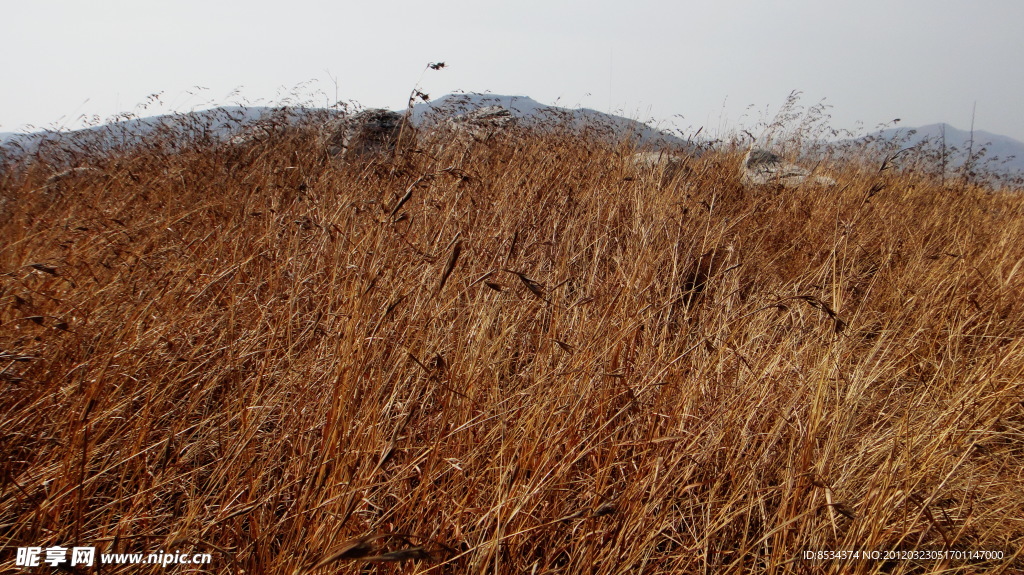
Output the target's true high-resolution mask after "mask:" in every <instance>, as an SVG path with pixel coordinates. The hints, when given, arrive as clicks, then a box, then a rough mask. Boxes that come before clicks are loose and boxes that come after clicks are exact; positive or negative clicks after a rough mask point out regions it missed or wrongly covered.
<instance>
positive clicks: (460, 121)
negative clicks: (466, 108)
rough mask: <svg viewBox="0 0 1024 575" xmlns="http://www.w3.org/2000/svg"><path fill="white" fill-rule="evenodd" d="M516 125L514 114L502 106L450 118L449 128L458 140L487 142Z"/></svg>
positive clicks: (480, 109) (486, 107) (485, 107)
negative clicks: (468, 139) (467, 139)
mask: <svg viewBox="0 0 1024 575" xmlns="http://www.w3.org/2000/svg"><path fill="white" fill-rule="evenodd" d="M515 125H516V119H515V117H513V116H512V112H510V111H508V110H507V109H506V108H503V107H501V106H484V107H483V108H477V109H476V110H473V111H472V112H467V113H465V114H461V115H458V116H455V117H454V118H450V119H449V120H448V127H449V129H450V130H452V131H453V132H454V133H455V135H456V137H458V138H463V139H466V138H470V139H472V140H474V141H477V142H486V141H487V140H489V139H491V138H492V137H493V136H494V135H495V134H497V133H500V132H503V131H506V130H509V129H511V128H513V127H514V126H515Z"/></svg>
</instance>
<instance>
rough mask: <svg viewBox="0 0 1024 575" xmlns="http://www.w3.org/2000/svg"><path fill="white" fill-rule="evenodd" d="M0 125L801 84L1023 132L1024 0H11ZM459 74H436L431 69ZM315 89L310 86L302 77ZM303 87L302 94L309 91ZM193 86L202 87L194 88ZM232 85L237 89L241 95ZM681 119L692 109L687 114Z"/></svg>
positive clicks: (812, 97)
mask: <svg viewBox="0 0 1024 575" xmlns="http://www.w3.org/2000/svg"><path fill="white" fill-rule="evenodd" d="M0 6H2V7H3V12H2V13H3V18H2V21H0V30H2V33H3V37H4V39H5V40H6V49H5V50H4V57H3V58H2V59H0V131H8V132H10V131H20V130H22V129H24V127H25V125H26V124H33V125H35V126H39V127H55V126H59V125H66V126H68V127H72V126H77V125H78V124H77V121H78V118H79V117H80V116H81V115H83V114H84V115H98V116H100V117H101V118H107V117H110V116H112V115H114V114H116V113H119V112H132V111H138V110H137V109H136V106H137V105H139V104H141V103H143V102H145V101H146V99H147V96H148V95H150V94H153V93H160V94H161V98H160V101H161V102H162V104H160V105H154V106H152V107H150V108H149V109H147V110H146V111H145V112H142V115H151V114H154V113H163V112H167V111H172V110H177V111H187V110H190V109H201V108H205V107H210V106H211V105H214V104H231V103H239V102H242V101H243V100H245V101H248V102H249V103H252V104H261V103H280V102H282V100H283V98H285V97H287V96H288V95H289V94H291V93H294V92H298V93H299V94H300V95H301V99H306V100H309V99H312V100H313V102H312V103H314V104H318V105H326V104H329V103H331V102H333V101H334V94H335V84H334V80H332V78H336V79H337V94H338V98H339V99H341V100H354V101H357V102H359V103H360V104H362V105H364V106H367V107H390V108H394V109H397V108H400V107H402V106H404V104H405V101H406V98H407V97H408V95H409V92H410V90H411V89H412V88H413V86H415V85H416V83H417V81H420V79H421V78H422V82H421V87H422V89H423V91H425V92H427V93H429V94H430V95H431V96H433V97H438V96H441V95H443V94H446V93H449V92H454V91H466V92H487V91H490V92H493V93H496V94H514V95H526V96H530V97H532V98H533V99H535V100H538V101H540V102H542V103H546V104H553V103H558V104H559V105H563V106H569V107H576V106H584V107H588V108H594V109H598V110H601V111H611V112H614V113H620V114H623V115H626V116H630V117H634V118H637V119H641V120H648V119H652V118H653V119H656V120H661V121H666V122H667V123H666V124H663V125H665V126H669V127H672V126H674V127H676V128H680V129H684V130H685V129H687V128H689V129H691V130H692V129H696V128H698V127H701V126H704V127H705V133H711V134H717V133H720V131H721V130H723V129H730V128H735V127H736V126H738V125H745V126H752V125H754V124H755V123H756V122H757V121H758V120H759V119H761V118H762V117H764V116H766V115H772V114H774V113H775V112H776V111H777V110H778V109H779V107H780V106H781V105H782V103H783V102H784V101H785V99H786V96H787V94H789V93H790V92H791V91H793V90H799V91H802V92H803V97H802V100H801V102H802V103H803V104H805V105H807V106H810V105H814V104H816V103H818V102H820V101H822V100H823V99H824V100H825V102H826V103H827V104H829V105H830V106H832V108H831V109H830V113H831V114H832V118H833V120H832V125H833V126H834V127H838V128H852V127H854V126H855V125H856V124H857V122H861V123H862V124H863V126H864V128H865V129H867V130H870V129H873V128H875V127H876V126H877V125H879V124H882V123H885V122H889V121H891V120H892V119H894V118H901V119H902V122H901V123H900V125H903V126H918V125H924V124H930V123H935V122H943V121H944V122H948V123H950V124H952V125H954V126H956V127H959V128H962V129H967V128H969V127H970V123H971V110H972V107H973V106H974V105H975V103H976V104H977V112H976V121H975V127H976V128H977V129H980V130H987V131H990V132H995V133H999V134H1005V135H1008V136H1011V137H1015V138H1017V139H1021V140H1024V66H1022V65H1021V62H1020V59H1021V58H1022V57H1024V33H1022V32H1021V27H1022V25H1024V2H1022V1H1021V0H977V1H975V2H968V1H966V0H958V1H953V0H859V1H855V2H854V1H846V0H842V1H826V0H790V1H769V0H760V1H754V0H749V1H747V0H744V1H740V0H734V1H726V0H722V1H714V0H700V1H689V0H684V1H666V0H660V1H651V0H633V1H631V2H626V1H623V0H616V1H608V0H589V1H586V2H583V1H564V2H563V1H559V0H543V1H541V0H518V1H515V2H501V3H496V2H487V1H486V0H475V1H472V2H470V1H452V2H438V1H435V2H408V1H405V0H398V1H395V0H393V1H390V2H345V1H337V0H335V1H313V0H293V1H290V2H273V1H268V0H252V1H249V2H219V1H217V0H204V1H195V0H177V1H174V2H170V1H164V2H152V1H148V0H130V1H128V0H126V1H113V0H90V1H88V2H86V1H82V0H50V1H24V0H17V1H15V0H0ZM437 61H444V62H446V63H447V64H448V67H447V68H446V69H444V70H440V71H436V72H435V71H428V72H427V73H424V72H423V70H424V67H425V66H426V64H427V63H428V62H437ZM304 83H305V84H304ZM300 84H302V86H300ZM196 87H201V89H197V88H196ZM236 89H238V90H239V92H238V93H236V92H235V91H236ZM680 116H681V118H680Z"/></svg>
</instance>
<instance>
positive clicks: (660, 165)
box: [628, 150, 691, 184]
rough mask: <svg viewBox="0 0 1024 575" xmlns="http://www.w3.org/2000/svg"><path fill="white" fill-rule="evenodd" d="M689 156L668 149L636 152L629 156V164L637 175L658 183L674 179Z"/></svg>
mask: <svg viewBox="0 0 1024 575" xmlns="http://www.w3.org/2000/svg"><path fill="white" fill-rule="evenodd" d="M690 158H691V156H688V155H685V154H682V153H679V152H671V151H668V150H663V151H652V152H637V153H635V154H633V155H632V156H630V157H629V161H628V163H629V166H630V167H631V168H632V169H633V170H634V171H635V172H636V173H637V175H638V176H641V177H644V178H651V179H654V180H655V181H657V182H658V183H659V184H667V183H669V182H671V181H673V180H675V179H676V176H678V175H679V174H680V173H681V172H682V171H683V169H684V168H685V167H686V163H687V162H688V161H689V160H690Z"/></svg>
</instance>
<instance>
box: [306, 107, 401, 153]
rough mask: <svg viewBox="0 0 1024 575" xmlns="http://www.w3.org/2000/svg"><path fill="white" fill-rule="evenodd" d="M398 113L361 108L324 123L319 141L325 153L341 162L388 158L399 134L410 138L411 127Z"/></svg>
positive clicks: (393, 149)
mask: <svg viewBox="0 0 1024 575" xmlns="http://www.w3.org/2000/svg"><path fill="white" fill-rule="evenodd" d="M403 124H406V122H404V120H403V116H402V114H399V113H398V112H392V111H391V110H383V109H371V110H363V111H362V112H358V113H356V114H352V115H350V116H345V117H343V118H338V119H336V120H331V121H329V122H327V124H326V125H325V126H324V133H323V140H324V145H325V146H326V148H327V152H328V153H329V154H330V155H331V156H333V157H337V158H340V159H342V160H345V161H351V160H355V159H359V158H369V157H378V156H383V157H390V156H392V155H393V154H394V152H395V146H396V145H397V144H398V140H399V136H400V135H401V138H402V139H403V140H405V139H408V140H407V141H411V140H412V138H413V134H412V126H410V125H406V126H405V127H404V133H403Z"/></svg>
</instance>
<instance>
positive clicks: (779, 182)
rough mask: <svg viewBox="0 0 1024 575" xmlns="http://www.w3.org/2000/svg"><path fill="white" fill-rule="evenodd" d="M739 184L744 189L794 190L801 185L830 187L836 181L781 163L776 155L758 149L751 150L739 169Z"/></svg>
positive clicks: (793, 165)
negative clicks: (772, 187) (759, 187)
mask: <svg viewBox="0 0 1024 575" xmlns="http://www.w3.org/2000/svg"><path fill="white" fill-rule="evenodd" d="M740 182H741V183H742V184H743V185H744V186H745V187H753V186H764V185H775V186H780V187H782V188H795V187H797V186H800V185H803V184H813V185H817V186H832V185H835V183H836V181H835V180H833V179H832V178H829V177H826V176H818V175H814V174H812V173H811V171H810V170H808V169H806V168H802V167H800V166H797V165H795V164H789V163H786V162H783V161H782V158H780V157H779V156H778V155H777V154H774V153H772V152H769V151H768V150H763V149H760V148H751V149H750V151H748V152H747V155H746V156H744V158H743V164H742V166H741V167H740Z"/></svg>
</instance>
